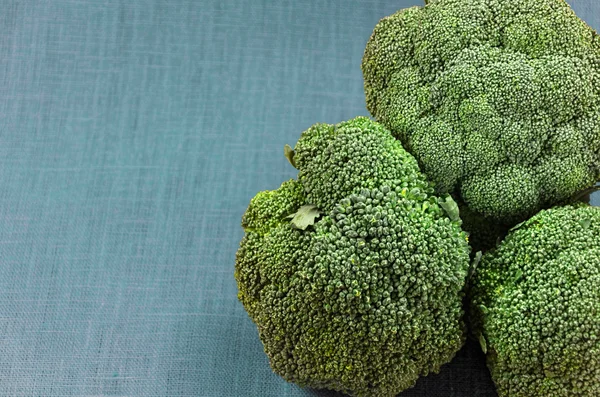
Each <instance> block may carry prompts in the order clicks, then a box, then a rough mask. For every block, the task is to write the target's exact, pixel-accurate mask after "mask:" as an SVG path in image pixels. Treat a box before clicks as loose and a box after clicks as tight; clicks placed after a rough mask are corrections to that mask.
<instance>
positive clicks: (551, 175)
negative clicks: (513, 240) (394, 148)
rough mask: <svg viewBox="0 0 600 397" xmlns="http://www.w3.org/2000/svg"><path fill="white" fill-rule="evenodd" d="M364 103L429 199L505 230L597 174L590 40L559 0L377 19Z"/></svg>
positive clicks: (599, 157) (599, 147)
mask: <svg viewBox="0 0 600 397" xmlns="http://www.w3.org/2000/svg"><path fill="white" fill-rule="evenodd" d="M362 70H363V75H364V80H365V93H366V100H367V107H368V109H369V111H370V112H371V114H373V116H374V117H375V118H376V119H377V121H379V122H381V123H382V124H384V125H385V126H386V127H387V128H389V129H390V130H391V131H392V133H394V135H395V136H396V137H398V138H399V139H400V140H401V141H402V142H403V143H404V145H405V147H406V148H407V149H408V150H409V151H410V152H411V153H412V154H413V155H414V156H415V157H416V158H417V160H418V161H419V163H420V164H421V167H422V169H423V171H424V172H425V174H427V176H428V177H429V178H431V179H432V180H433V181H434V182H435V183H436V188H437V190H438V192H455V193H457V194H459V195H460V196H461V197H462V199H463V200H464V201H465V202H466V204H467V205H468V206H469V207H470V208H471V209H472V210H473V211H474V212H477V213H479V214H481V215H484V216H487V217H491V218H494V219H497V220H502V221H503V222H505V223H510V222H517V221H520V220H522V219H525V218H526V217H527V216H529V215H531V214H533V213H535V212H537V210H539V209H540V208H544V207H547V206H551V205H554V204H556V203H559V202H562V201H563V200H566V199H567V198H569V197H570V196H571V195H573V194H574V193H576V192H578V191H579V190H582V189H585V188H587V187H589V186H592V185H593V183H594V181H595V180H597V179H598V178H599V176H600V167H599V164H600V99H599V96H600V37H599V36H598V35H596V34H595V32H594V31H593V30H592V29H591V28H590V27H588V26H587V25H586V24H585V23H584V22H583V21H582V20H580V19H579V18H578V17H577V16H576V15H575V14H574V13H573V11H572V10H571V9H570V8H569V6H568V5H567V3H566V2H565V1H564V0H431V1H430V2H429V4H428V5H427V6H425V7H412V8H408V9H404V10H400V11H398V12H397V13H395V14H393V15H391V16H389V17H387V18H384V19H382V20H381V21H380V22H379V24H378V25H377V26H376V27H375V30H374V32H373V35H372V36H371V38H370V40H369V42H368V44H367V47H366V50H365V54H364V58H363V63H362Z"/></svg>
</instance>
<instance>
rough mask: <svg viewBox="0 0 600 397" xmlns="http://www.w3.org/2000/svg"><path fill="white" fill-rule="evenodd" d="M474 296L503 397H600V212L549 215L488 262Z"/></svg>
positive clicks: (517, 233) (478, 328)
mask: <svg viewBox="0 0 600 397" xmlns="http://www.w3.org/2000/svg"><path fill="white" fill-rule="evenodd" d="M470 294H471V310H472V313H471V314H472V316H471V317H472V320H473V326H474V327H473V328H474V332H475V334H476V335H477V336H479V335H481V337H480V341H481V342H482V345H483V346H487V354H488V365H489V367H490V370H491V373H492V377H493V379H494V382H495V383H496V386H497V388H498V393H499V395H500V396H501V397H504V396H510V397H548V396H552V397H567V396H569V397H584V396H585V397H596V396H599V395H600V208H598V207H589V206H586V205H579V206H575V207H574V206H566V207H556V208H553V209H549V210H543V211H541V212H540V213H538V214H537V215H535V216H534V217H533V218H531V219H529V220H528V221H527V222H525V223H524V224H523V225H521V226H520V227H518V228H517V229H516V230H514V231H513V232H511V233H510V234H509V235H508V237H507V238H506V239H505V240H504V241H503V242H502V244H501V245H500V246H499V247H498V248H497V249H496V250H493V251H489V252H488V253H487V254H485V255H483V258H482V260H481V262H480V263H479V265H478V266H477V268H476V271H475V275H474V278H473V283H472V289H471V292H470Z"/></svg>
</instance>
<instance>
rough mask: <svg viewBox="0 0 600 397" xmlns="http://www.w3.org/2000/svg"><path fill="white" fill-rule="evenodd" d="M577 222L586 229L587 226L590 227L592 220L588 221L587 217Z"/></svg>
mask: <svg viewBox="0 0 600 397" xmlns="http://www.w3.org/2000/svg"><path fill="white" fill-rule="evenodd" d="M579 224H580V225H581V227H583V228H584V229H587V228H588V227H590V225H591V224H592V221H590V220H589V219H582V220H580V221H579Z"/></svg>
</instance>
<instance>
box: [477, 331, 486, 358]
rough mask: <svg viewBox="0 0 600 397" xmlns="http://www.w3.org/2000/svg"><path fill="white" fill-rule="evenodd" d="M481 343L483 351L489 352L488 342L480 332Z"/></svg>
mask: <svg viewBox="0 0 600 397" xmlns="http://www.w3.org/2000/svg"><path fill="white" fill-rule="evenodd" d="M479 345H480V346H481V350H482V351H483V353H484V354H487V342H486V340H485V336H483V334H479Z"/></svg>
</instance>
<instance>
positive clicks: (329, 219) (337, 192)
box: [235, 117, 469, 396]
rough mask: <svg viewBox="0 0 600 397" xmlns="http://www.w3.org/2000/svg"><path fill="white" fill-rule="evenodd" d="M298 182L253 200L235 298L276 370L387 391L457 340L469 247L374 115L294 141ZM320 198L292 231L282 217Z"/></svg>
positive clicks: (357, 390) (402, 385)
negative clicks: (311, 216) (315, 214)
mask: <svg viewBox="0 0 600 397" xmlns="http://www.w3.org/2000/svg"><path fill="white" fill-rule="evenodd" d="M293 161H294V163H295V164H296V166H297V167H298V169H299V174H298V180H297V181H296V180H290V181H287V182H284V183H283V185H282V186H281V187H280V188H279V189H277V190H275V191H268V192H261V193H258V194H257V195H256V197H254V198H253V199H252V201H251V203H250V206H249V207H248V209H247V211H246V213H245V215H244V217H243V221H242V226H243V227H244V228H245V230H246V235H245V237H244V239H243V241H242V243H241V245H240V248H239V251H238V253H237V261H236V268H235V277H236V279H237V282H238V288H239V298H240V300H241V301H242V303H243V304H244V306H245V308H246V310H247V311H248V313H249V314H250V317H251V318H252V319H253V321H254V322H255V323H256V325H257V326H258V330H259V335H260V338H261V340H262V342H263V344H264V347H265V352H266V353H267V355H268V356H269V358H270V363H271V366H272V368H273V370H274V371H275V372H276V373H278V374H279V375H281V376H282V377H284V378H285V379H286V380H288V381H292V382H296V383H298V384H300V385H307V386H312V387H317V388H330V389H335V390H339V391H343V392H346V393H349V394H353V395H357V396H394V395H396V394H397V393H399V392H400V391H402V390H404V389H406V388H408V387H411V386H412V385H414V383H415V381H416V380H417V378H418V377H419V376H423V375H427V374H428V373H430V372H437V371H438V370H439V368H440V366H441V365H442V364H444V363H446V362H448V361H450V359H451V358H452V357H453V356H454V354H455V352H456V351H458V349H459V348H460V347H461V345H462V344H463V341H464V330H465V326H464V323H463V320H462V316H463V310H462V304H461V301H462V297H463V292H462V291H463V287H464V284H465V279H466V275H467V271H468V266H469V263H468V262H469V247H468V244H467V241H466V236H465V234H464V233H463V232H462V231H461V229H460V224H459V221H451V220H450V218H449V216H448V215H447V214H446V213H445V211H444V210H443V209H442V207H441V206H440V204H439V199H438V198H437V197H436V196H434V195H433V189H432V188H431V187H430V185H429V184H428V183H427V182H426V180H425V179H424V177H423V176H422V175H421V174H420V172H419V169H418V165H417V162H416V160H415V159H414V158H413V157H412V156H411V155H410V154H408V153H407V152H406V151H405V150H404V149H403V148H402V146H401V144H400V142H398V141H397V140H395V139H394V138H393V137H392V135H391V134H390V133H389V132H388V131H387V130H385V129H383V127H381V126H380V125H379V124H377V123H374V122H372V121H370V120H369V119H367V118H363V117H359V118H356V119H353V120H351V121H348V122H344V123H341V124H338V125H335V126H334V125H327V124H317V125H314V126H313V127H311V128H310V129H309V130H307V131H305V132H304V133H303V134H302V136H301V138H300V140H299V141H298V143H297V144H296V147H295V155H294V157H293ZM306 205H316V206H317V207H318V209H319V210H320V211H321V213H322V216H321V217H320V218H318V219H317V221H316V223H314V225H311V226H309V227H307V228H306V230H299V229H297V228H295V227H294V225H293V224H292V223H290V218H289V215H291V214H293V213H294V212H296V210H297V209H298V208H299V207H301V206H306Z"/></svg>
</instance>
